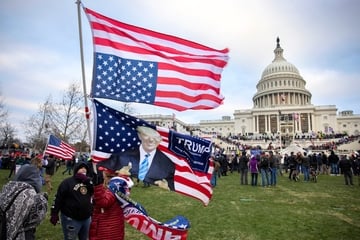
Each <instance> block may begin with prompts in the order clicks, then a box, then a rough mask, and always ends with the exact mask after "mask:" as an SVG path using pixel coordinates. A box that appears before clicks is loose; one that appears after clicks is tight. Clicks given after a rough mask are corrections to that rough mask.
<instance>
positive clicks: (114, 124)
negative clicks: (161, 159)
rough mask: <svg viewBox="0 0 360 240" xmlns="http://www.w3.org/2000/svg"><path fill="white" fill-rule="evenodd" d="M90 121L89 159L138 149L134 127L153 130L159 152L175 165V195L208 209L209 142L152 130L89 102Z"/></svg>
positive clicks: (163, 129) (124, 115) (132, 118)
mask: <svg viewBox="0 0 360 240" xmlns="http://www.w3.org/2000/svg"><path fill="white" fill-rule="evenodd" d="M92 121H93V143H92V151H91V158H92V159H93V161H94V162H101V161H104V160H106V159H108V158H109V157H110V156H111V154H116V153H121V152H124V151H126V150H128V149H130V148H136V147H139V146H140V143H141V142H140V139H139V137H138V134H137V130H136V129H137V127H138V126H147V127H150V128H153V129H155V130H156V131H157V132H158V133H159V134H160V135H161V138H162V140H161V142H160V144H159V146H158V149H159V150H160V151H161V152H163V153H164V154H165V155H166V156H167V157H168V158H169V159H170V160H171V161H172V162H173V163H174V165H175V173H174V191H175V192H177V193H180V194H183V195H186V196H189V197H193V198H195V199H197V200H200V201H201V202H202V203H203V204H204V205H208V203H209V201H210V199H211V197H212V187H211V184H210V179H211V175H212V172H213V162H212V161H211V160H210V155H211V153H212V143H211V141H209V140H206V139H202V138H198V137H194V136H190V135H186V134H181V133H178V132H175V131H173V130H170V129H168V128H164V127H159V126H154V125H152V124H150V123H148V122H146V121H144V120H142V119H140V118H137V117H134V116H131V115H128V114H126V113H123V112H120V111H118V110H115V109H113V108H111V107H109V106H107V105H105V104H103V103H102V102H100V101H98V100H96V99H93V100H92Z"/></svg>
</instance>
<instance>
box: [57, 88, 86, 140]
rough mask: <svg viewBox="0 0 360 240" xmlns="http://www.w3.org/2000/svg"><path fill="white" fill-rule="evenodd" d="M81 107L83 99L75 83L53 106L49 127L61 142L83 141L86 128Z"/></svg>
mask: <svg viewBox="0 0 360 240" xmlns="http://www.w3.org/2000/svg"><path fill="white" fill-rule="evenodd" d="M83 106H84V98H83V95H82V93H81V91H80V86H79V85H78V84H76V83H72V84H70V86H69V88H68V89H67V90H66V91H65V92H64V95H63V98H62V100H61V101H60V102H59V103H58V104H56V105H55V109H54V111H52V113H51V127H52V128H53V131H54V132H55V133H56V134H57V135H58V136H59V137H60V138H61V139H62V140H64V141H67V142H74V141H81V140H83V135H84V131H85V130H86V128H87V126H86V119H85V117H84V113H83V112H82V111H81V110H82V109H83Z"/></svg>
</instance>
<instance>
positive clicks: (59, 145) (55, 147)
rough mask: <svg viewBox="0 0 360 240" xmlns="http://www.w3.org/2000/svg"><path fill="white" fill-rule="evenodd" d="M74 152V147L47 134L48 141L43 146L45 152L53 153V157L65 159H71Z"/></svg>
mask: <svg viewBox="0 0 360 240" xmlns="http://www.w3.org/2000/svg"><path fill="white" fill-rule="evenodd" d="M74 153H75V148H74V147H72V146H70V145H69V144H67V143H66V142H64V141H62V140H60V139H59V138H57V137H55V136H54V135H50V136H49V141H48V143H47V145H46V148H45V154H49V155H54V156H55V157H58V158H62V159H65V160H71V159H72V158H73V155H74Z"/></svg>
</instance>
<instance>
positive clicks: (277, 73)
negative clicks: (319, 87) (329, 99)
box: [253, 38, 311, 108]
mask: <svg viewBox="0 0 360 240" xmlns="http://www.w3.org/2000/svg"><path fill="white" fill-rule="evenodd" d="M276 42H277V44H276V48H275V50H274V53H275V58H274V60H273V61H272V63H270V64H269V65H268V66H267V67H266V68H265V70H264V71H263V73H262V75H261V79H260V81H259V82H258V84H257V85H256V89H257V92H256V94H255V95H254V97H253V103H254V108H270V107H275V106H280V105H281V106H289V105H297V106H299V105H310V104H311V93H310V92H309V91H308V90H306V89H305V85H306V81H305V80H304V79H303V78H302V77H301V75H300V73H299V70H298V69H297V68H296V67H295V66H294V65H293V64H292V63H290V62H288V61H286V59H285V58H284V57H283V52H284V50H283V49H282V48H281V47H280V39H279V38H277V39H276Z"/></svg>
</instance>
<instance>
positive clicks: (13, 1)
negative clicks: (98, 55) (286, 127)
mask: <svg viewBox="0 0 360 240" xmlns="http://www.w3.org/2000/svg"><path fill="white" fill-rule="evenodd" d="M82 3H83V5H84V6H85V7H87V8H90V9H92V10H94V11H96V12H99V13H101V14H103V15H105V16H108V17H111V18H113V19H116V20H118V21H121V22H125V23H128V24H132V25H136V26H139V27H143V28H148V29H151V30H153V31H157V32H161V33H166V34H170V35H174V36H177V37H181V38H185V39H188V40H191V41H194V42H198V43H200V44H203V45H206V46H208V47H211V48H215V49H224V48H229V50H230V52H229V57H230V59H229V62H228V64H227V66H226V67H225V68H224V71H223V73H222V79H221V94H222V95H223V96H224V97H225V100H224V104H223V105H221V106H220V107H218V108H216V109H212V110H201V111H195V110H188V111H184V112H177V111H174V110H171V109H166V108H161V107H155V106H151V105H144V104H137V105H136V104H134V105H133V107H134V110H135V113H136V114H169V115H170V114H173V113H175V115H176V117H177V118H178V119H180V120H181V121H183V122H186V123H199V122H200V120H218V119H221V117H222V116H231V117H233V113H234V111H235V110H243V109H251V108H252V107H253V102H252V97H253V96H254V94H255V93H256V84H257V83H258V81H259V80H260V78H261V74H262V71H263V70H264V69H265V68H266V66H268V65H269V64H270V63H271V62H272V60H273V59H274V53H273V51H274V49H275V47H276V38H277V37H279V38H280V45H281V47H282V48H283V49H284V57H285V59H286V60H287V61H288V62H290V63H292V64H294V65H295V66H296V67H297V68H298V70H299V72H300V75H301V76H302V77H303V78H304V80H305V81H306V83H307V84H306V86H305V88H306V89H308V90H309V91H310V92H311V93H312V101H311V102H312V104H313V105H315V106H321V105H336V107H337V108H338V111H343V110H353V111H354V113H355V114H360V104H359V102H360V94H359V90H360V28H359V27H358V24H359V22H360V14H359V12H360V1H357V0H317V1H313V0H288V1H283V0H251V1H242V0H221V1H220V0H197V1H194V0H172V1H168V0H157V1H145V0H143V1H141V0H131V1H126V0H107V1H100V0H84V1H82ZM80 18H81V24H80V26H81V29H82V30H81V35H82V39H83V53H84V60H85V64H84V65H85V79H86V84H85V89H86V92H87V93H90V87H91V78H92V67H93V59H92V57H93V45H92V38H91V30H90V27H89V23H88V21H87V18H86V16H85V14H84V12H83V11H82V9H81V13H80ZM79 32H80V31H79V24H78V11H77V5H76V4H75V0H71V1H70V0H68V1H45V0H32V1H23V0H1V1H0V46H1V51H0V94H1V97H2V99H3V103H4V104H5V107H6V108H7V110H8V111H9V122H10V123H11V124H12V125H13V126H14V127H15V129H16V130H17V132H16V135H17V136H18V137H20V138H22V139H23V140H24V135H23V134H24V133H23V131H22V128H23V127H22V124H23V122H24V121H26V120H27V119H29V118H30V116H32V115H34V114H35V113H36V112H37V111H38V110H39V106H40V105H41V104H43V103H44V102H45V100H46V99H47V97H48V96H49V95H51V96H52V98H53V99H54V100H55V101H56V100H60V98H61V96H62V95H63V93H64V91H66V89H67V88H68V87H69V85H70V84H71V83H79V84H81V90H83V84H82V71H81V61H80V43H79Z"/></svg>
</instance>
